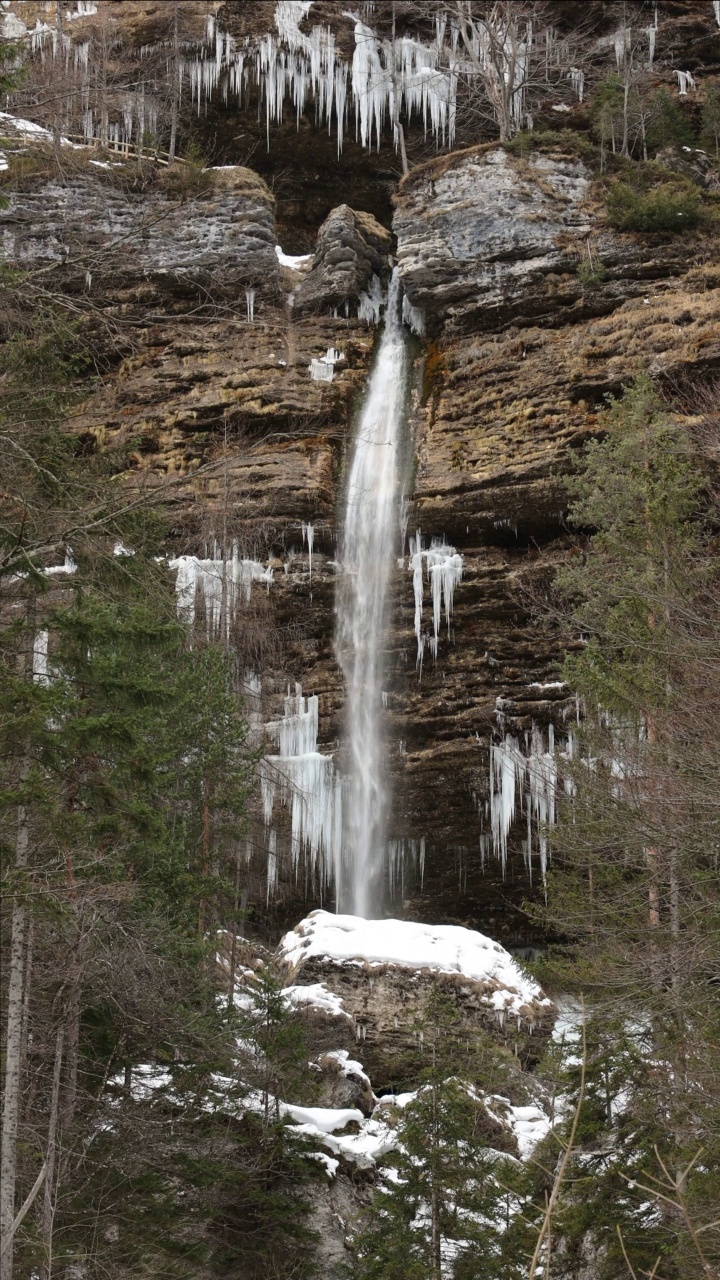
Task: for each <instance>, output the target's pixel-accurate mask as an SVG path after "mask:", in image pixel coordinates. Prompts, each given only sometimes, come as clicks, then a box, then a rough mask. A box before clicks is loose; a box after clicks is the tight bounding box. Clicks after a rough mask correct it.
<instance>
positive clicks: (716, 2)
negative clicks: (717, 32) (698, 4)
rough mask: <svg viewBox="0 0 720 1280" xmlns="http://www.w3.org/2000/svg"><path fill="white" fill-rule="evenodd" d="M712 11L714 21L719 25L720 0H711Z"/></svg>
mask: <svg viewBox="0 0 720 1280" xmlns="http://www.w3.org/2000/svg"><path fill="white" fill-rule="evenodd" d="M713 11H714V13H715V21H716V22H717V24H718V26H719V27H720V0H713Z"/></svg>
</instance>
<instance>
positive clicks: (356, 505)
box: [336, 271, 407, 917]
mask: <svg viewBox="0 0 720 1280" xmlns="http://www.w3.org/2000/svg"><path fill="white" fill-rule="evenodd" d="M400 307H401V287H400V281H399V278H398V275H397V271H394V272H393V276H392V280H391V281H390V288H389V293H388V305H387V311H386V317H385V330H384V332H383V335H382V338H381V340H380V349H379V351H378V355H377V360H376V363H375V366H374V368H373V371H372V374H371V376H370V382H369V385H368V390H367V397H366V400H365V404H364V407H363V410H362V414H361V417H360V422H359V424H358V432H357V438H356V440H355V446H354V451H353V458H352V466H351V468H350V476H349V480H348V493H347V507H346V511H345V524H344V529H343V539H342V564H343V570H344V572H343V580H342V584H341V587H340V591H339V593H338V602H337V628H336V647H337V653H338V658H339V661H340V664H341V666H342V669H343V673H344V676H345V687H346V717H347V736H348V748H349V778H348V782H347V800H346V802H345V804H344V822H343V827H344V829H343V860H342V861H343V868H342V872H341V877H342V879H341V883H339V884H338V885H337V898H338V908H339V910H341V911H351V912H352V913H353V914H354V915H360V916H366V917H367V916H369V915H370V914H371V912H372V911H373V910H376V909H377V908H378V907H379V905H380V903H379V896H380V884H381V878H382V872H383V868H384V861H385V824H386V817H387V805H388V794H387V786H386V776H387V770H386V765H385V757H384V743H383V733H382V682H383V638H384V633H385V626H384V624H385V617H386V604H387V595H388V584H389V580H390V573H391V570H392V567H393V562H394V558H395V555H396V553H397V552H396V547H395V539H396V536H397V530H398V502H399V494H398V453H399V447H400V439H401V431H402V424H403V417H404V405H405V387H406V369H407V357H406V351H405V342H404V338H403V329H402V318H401V309H400Z"/></svg>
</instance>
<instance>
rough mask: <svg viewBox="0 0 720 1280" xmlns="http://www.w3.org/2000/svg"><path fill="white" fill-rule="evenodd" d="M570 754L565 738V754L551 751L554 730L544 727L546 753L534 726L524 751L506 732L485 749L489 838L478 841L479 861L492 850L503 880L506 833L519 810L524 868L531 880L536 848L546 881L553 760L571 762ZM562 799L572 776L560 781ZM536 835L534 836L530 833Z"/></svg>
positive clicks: (555, 784)
mask: <svg viewBox="0 0 720 1280" xmlns="http://www.w3.org/2000/svg"><path fill="white" fill-rule="evenodd" d="M574 754H575V739H574V736H573V734H572V733H569V734H568V736H567V741H566V743H565V749H564V750H563V751H559V752H556V749H555V730H554V727H553V725H552V724H550V725H548V730H547V748H546V746H545V739H544V735H543V732H542V730H541V729H540V728H539V726H538V725H536V724H533V727H532V730H531V732H530V734H529V735H526V737H525V743H524V749H523V746H522V745H521V743H520V740H519V739H518V738H516V737H513V736H512V734H509V733H506V734H505V735H504V737H503V740H502V741H501V742H500V743H493V742H491V744H490V799H489V802H488V805H487V810H486V813H487V816H488V817H489V819H490V834H489V837H488V835H487V834H483V835H481V837H480V847H481V851H482V855H483V859H484V858H485V856H486V855H487V853H488V852H489V849H490V845H492V852H493V854H494V855H495V857H496V858H499V860H500V862H501V864H502V870H503V875H504V874H505V868H506V865H507V846H508V836H509V834H510V829H511V827H512V826H513V823H514V822H515V820H516V817H517V816H518V813H519V812H522V811H524V814H525V821H526V826H527V838H526V840H525V843H524V850H523V851H524V857H525V865H526V867H527V869H528V872H529V873H530V875H531V876H532V854H533V844H534V843H536V846H537V852H538V854H539V858H540V870H541V873H542V875H543V878H544V876H545V873H546V870H547V862H548V841H547V835H546V834H545V829H546V828H547V827H548V826H552V825H553V823H554V822H555V804H556V796H557V787H558V760H560V761H562V760H571V759H572V758H573V756H574ZM564 787H565V791H566V793H567V794H569V795H570V794H572V792H573V780H572V777H571V776H569V775H568V776H567V777H566V778H565V779H564ZM534 832H535V833H536V836H535V837H534V834H533V833H534Z"/></svg>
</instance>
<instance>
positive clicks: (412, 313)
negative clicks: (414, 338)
mask: <svg viewBox="0 0 720 1280" xmlns="http://www.w3.org/2000/svg"><path fill="white" fill-rule="evenodd" d="M402 318H403V324H406V325H407V326H408V328H410V329H412V331H413V333H416V334H417V335H418V337H420V338H421V337H422V336H423V334H424V333H425V312H424V310H423V308H422V307H414V306H413V305H412V303H411V302H410V300H409V298H408V296H407V294H403V308H402Z"/></svg>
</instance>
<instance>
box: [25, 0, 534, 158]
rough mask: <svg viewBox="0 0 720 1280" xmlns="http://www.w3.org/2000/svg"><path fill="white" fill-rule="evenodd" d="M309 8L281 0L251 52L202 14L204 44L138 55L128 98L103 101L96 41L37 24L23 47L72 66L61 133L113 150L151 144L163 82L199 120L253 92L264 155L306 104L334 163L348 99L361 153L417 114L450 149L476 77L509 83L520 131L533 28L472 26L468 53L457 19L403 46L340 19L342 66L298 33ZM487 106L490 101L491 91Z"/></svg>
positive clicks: (329, 50) (120, 95)
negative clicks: (333, 144) (350, 43)
mask: <svg viewBox="0 0 720 1280" xmlns="http://www.w3.org/2000/svg"><path fill="white" fill-rule="evenodd" d="M313 3H314V0H278V3H276V5H275V16H274V24H275V30H274V31H269V32H267V33H266V34H265V35H263V36H262V37H260V39H259V40H256V41H255V42H254V43H251V41H250V39H249V38H247V37H246V38H245V39H244V40H243V41H241V42H240V41H237V40H236V39H235V37H233V36H232V35H231V33H230V32H229V31H223V30H222V29H221V28H220V27H219V26H218V23H217V21H216V18H215V17H214V16H213V15H212V14H209V15H208V17H207V19H206V23H205V28H204V31H203V33H202V35H200V36H197V37H193V38H189V39H188V38H183V39H182V40H181V41H180V47H179V49H176V48H174V46H173V42H172V40H170V39H165V40H163V41H160V42H159V43H157V44H154V45H147V46H145V47H143V49H141V58H142V59H143V64H144V66H145V67H146V68H147V71H146V73H145V74H141V75H140V76H139V77H138V82H137V84H136V85H134V86H133V87H132V88H123V89H122V90H117V91H110V92H109V93H108V91H107V88H106V87H104V88H103V90H102V92H99V90H98V87H97V82H98V76H97V73H96V71H95V72H93V69H92V67H91V66H90V60H89V55H90V52H91V42H92V39H94V37H91V38H90V39H88V40H84V41H74V40H73V39H72V38H71V37H70V36H69V35H68V34H67V33H65V32H60V33H58V31H57V28H56V26H55V24H54V23H53V24H52V26H51V25H49V24H48V23H45V22H41V21H40V20H39V19H38V20H37V22H36V26H35V28H34V29H33V30H32V31H31V32H29V33H28V39H29V42H30V47H31V50H32V52H33V53H39V55H40V56H41V57H45V54H46V50H47V49H48V48H50V47H51V49H52V56H53V57H57V56H60V55H61V56H63V58H64V59H65V61H66V63H69V62H70V60H73V61H74V64H75V69H76V73H77V84H76V86H75V87H74V88H73V89H72V90H71V92H70V93H69V95H68V102H67V119H68V123H67V126H63V127H67V128H68V129H69V130H71V131H72V129H71V126H72V125H73V124H74V123H75V122H76V124H77V129H79V130H81V131H82V132H83V133H84V136H85V137H86V138H87V139H88V141H89V140H91V139H93V138H99V139H101V141H102V142H103V143H104V144H109V145H114V146H115V147H118V148H127V147H129V146H131V145H134V146H136V147H137V148H138V149H142V147H143V145H144V138H145V137H146V135H147V134H148V133H150V134H153V135H156V134H157V130H158V121H159V118H160V114H161V107H162V106H163V104H164V103H165V102H166V100H167V78H168V76H170V77H172V78H173V79H174V80H175V79H176V82H177V85H178V91H179V94H180V98H181V100H182V98H183V97H184V96H187V95H188V94H189V96H190V100H191V102H192V103H193V105H195V106H196V108H197V112H198V114H200V112H201V111H202V110H203V108H204V107H206V106H207V103H208V102H209V101H210V100H211V98H212V96H213V94H215V93H216V92H217V93H219V94H220V96H221V98H222V100H223V101H224V102H226V103H227V102H229V101H230V100H231V99H234V100H235V101H236V102H237V103H238V105H239V106H241V107H242V106H247V105H248V96H249V91H250V88H251V86H252V85H255V86H257V87H258V89H259V92H260V101H261V104H262V107H263V109H264V116H265V126H266V133H267V140H268V146H269V144H270V130H271V126H272V125H273V124H278V123H281V122H282V118H283V110H284V106H285V103H286V101H288V99H289V100H290V101H291V102H292V104H293V108H294V112H295V115H296V118H297V119H298V120H299V118H300V116H301V115H302V114H303V112H304V111H305V109H306V107H307V105H308V102H309V101H310V100H312V101H314V104H315V114H316V119H317V121H318V123H319V124H323V125H326V126H327V129H328V132H331V131H332V129H333V127H334V128H335V131H336V135H337V147H338V154H339V153H340V152H341V150H342V143H343V134H344V131H345V128H346V120H347V115H348V109H349V103H348V98H349V97H350V98H351V101H352V107H353V109H354V115H355V129H356V136H357V137H358V139H359V140H360V142H361V143H362V145H363V146H365V147H370V146H372V145H373V144H375V145H377V146H378V147H379V146H380V138H381V134H382V130H383V128H384V127H385V124H386V123H387V122H389V123H390V124H391V125H392V128H393V131H394V134H395V142H396V145H397V144H398V142H399V127H398V126H399V121H400V117H401V116H402V115H404V116H405V117H406V118H408V117H410V116H412V115H413V114H416V115H417V116H419V117H420V118H421V119H422V123H423V128H424V131H425V135H426V136H427V135H428V134H429V135H431V136H432V138H433V139H434V140H435V142H436V143H437V144H439V145H442V146H445V145H447V146H449V147H452V146H453V143H454V139H455V123H456V114H457V95H458V86H459V83H460V81H461V79H464V80H467V79H472V78H473V77H475V76H477V75H481V76H482V77H484V78H485V79H486V80H489V81H491V82H492V81H493V80H495V81H496V82H497V84H496V90H495V94H496V95H497V94H498V93H500V91H501V90H502V95H503V96H504V93H505V86H506V84H508V83H511V84H512V93H511V99H510V103H511V116H512V121H513V125H514V127H515V128H516V129H519V128H521V127H522V125H523V123H524V122H526V119H525V83H526V80H527V64H528V56H529V50H530V47H531V42H532V30H531V27H530V25H529V24H528V27H527V29H526V30H525V31H524V33H523V34H522V36H520V35H519V33H518V30H517V24H516V22H515V20H514V19H510V20H502V19H499V18H498V19H497V21H494V22H492V23H491V22H490V21H489V20H488V21H487V22H483V21H480V20H478V21H477V22H474V23H472V24H471V29H470V33H469V35H468V42H469V47H468V48H465V47H464V46H463V44H462V43H461V40H460V28H459V25H458V23H457V21H452V20H451V21H450V22H449V23H448V22H447V21H446V19H445V18H444V17H442V16H438V18H437V19H436V24H435V37H434V39H430V40H421V39H415V38H412V37H410V36H400V37H398V38H396V39H394V40H385V39H382V38H381V37H380V36H378V35H377V34H376V32H375V31H374V30H373V28H372V27H371V26H369V25H368V23H367V22H364V21H363V20H362V18H361V17H360V16H359V15H358V14H356V13H352V12H346V11H343V12H342V13H341V15H340V16H341V17H342V18H344V19H347V20H348V21H349V22H352V23H353V24H354V37H355V49H354V54H353V58H352V63H351V65H350V66H348V64H347V62H346V61H345V60H344V58H343V57H342V55H341V54H340V53H339V51H338V50H337V48H336V44H335V35H334V33H333V31H332V30H331V29H330V28H329V27H324V26H320V25H315V26H313V27H312V28H311V29H310V30H309V31H303V30H302V29H301V24H303V22H304V21H305V20H306V19H307V18H308V17H309V15H310V13H311V10H312V9H313ZM92 11H93V5H92V4H91V3H86V5H85V8H84V11H83V10H82V9H81V8H80V7H78V11H77V13H75V14H73V15H72V16H73V17H83V16H86V15H87V14H88V13H91V12H92ZM371 13H372V10H369V9H367V8H366V10H365V16H366V17H368V18H369V17H370V16H371ZM157 55H159V56H160V58H159V60H160V62H161V64H162V69H161V70H160V71H159V70H158V65H157V64H158V57H157ZM105 56H106V53H105V51H104V49H103V48H100V47H98V48H97V50H96V51H95V54H94V57H93V61H94V62H102V60H103V59H104V58H105ZM153 59H154V61H153ZM489 96H490V98H491V99H492V98H493V92H492V91H490V93H489Z"/></svg>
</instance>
